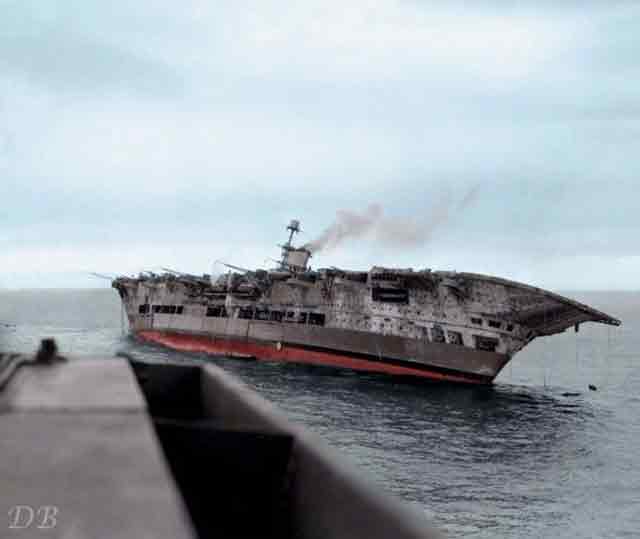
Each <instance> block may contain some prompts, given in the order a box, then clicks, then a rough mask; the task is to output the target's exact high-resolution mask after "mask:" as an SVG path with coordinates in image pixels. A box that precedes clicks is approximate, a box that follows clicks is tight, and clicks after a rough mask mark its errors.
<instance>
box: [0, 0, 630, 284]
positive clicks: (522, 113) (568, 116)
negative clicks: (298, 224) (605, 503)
mask: <svg viewBox="0 0 640 539" xmlns="http://www.w3.org/2000/svg"><path fill="white" fill-rule="evenodd" d="M465 4H466V5H465ZM638 28H640V5H639V4H638V3H637V2H552V1H549V2H543V1H538V2H533V1H532V2H517V3H516V2H513V3H509V2H502V1H495V2H474V3H470V2H466V3H462V2H460V3H456V2H446V3H442V2H428V1H418V0H405V1H386V0H378V1H375V2H372V1H366V2H365V1H360V0H354V1H351V2H342V1H337V0H318V1H315V0H305V1H304V2H298V3H292V2H272V1H268V0H260V1H256V2H253V3H245V2H213V1H210V0H209V1H204V0H201V1H199V0H191V1H190V0H183V1H182V2H162V1H157V0H154V1H145V0H139V1H137V2H124V1H122V2H120V1H111V2H97V1H89V0H78V1H71V0H65V2H54V1H50V2H44V1H42V0H38V1H29V0H15V1H13V0H0V286H4V287H9V288H18V287H31V286H39V287H43V286H44V287H58V286H65V287H75V286H77V287H85V286H103V285H104V284H105V283H102V282H100V281H97V280H95V279H92V278H90V277H88V275H87V272H90V271H98V272H105V273H132V272H137V271H140V270H143V269H154V268H157V267H160V266H168V267H175V268H177V269H179V270H183V271H189V272H194V273H205V272H206V273H209V272H210V271H211V269H212V263H213V262H214V260H216V259H224V260H226V261H229V262H231V263H234V264H237V265H240V266H249V267H254V266H265V265H266V266H270V265H271V264H272V262H270V261H269V260H267V259H268V258H269V257H277V255H278V248H277V247H276V245H275V244H276V243H277V242H280V241H282V240H283V239H284V237H285V230H284V227H285V226H286V224H287V222H288V220H289V219H291V218H298V219H300V220H301V221H302V225H303V228H304V230H305V234H304V235H303V236H301V238H300V241H308V240H310V239H313V238H314V236H316V235H318V234H320V233H321V232H322V230H323V229H324V228H325V227H326V226H328V225H329V224H330V223H331V222H332V221H333V219H334V218H335V213H336V210H340V209H350V210H353V211H364V210H365V209H366V208H367V207H368V206H369V205H370V204H372V203H378V204H381V205H382V207H383V208H384V212H385V215H387V216H389V217H390V218H396V217H397V218H398V219H404V220H410V221H412V222H414V223H416V222H418V223H420V222H424V223H425V226H430V225H429V223H433V218H432V217H433V216H434V215H439V216H442V215H446V216H447V219H438V220H437V222H438V225H437V226H436V227H435V228H434V230H433V233H432V234H431V238H430V240H429V241H428V242H426V243H424V244H422V245H419V246H413V247H407V246H406V245H399V246H397V247H395V248H394V247H393V246H389V245H379V244H378V243H377V242H376V241H375V238H364V239H360V240H354V241H350V242H347V243H345V244H343V246H342V247H340V248H337V249H335V250H333V251H330V252H323V253H318V254H317V255H316V256H315V257H314V259H313V265H314V266H316V267H317V266H330V265H336V266H344V267H350V268H354V269H356V268H357V269H361V268H367V267H369V266H370V265H372V264H377V265H388V266H401V267H414V268H423V267H431V268H433V269H455V270H457V271H475V272H483V273H490V274H495V275H499V276H504V277H509V278H514V279H517V280H523V281H526V282H530V283H533V284H536V285H538V286H543V287H547V288H552V289H638V288H639V286H638V283H639V282H640V195H639V193H640V189H639V187H638V186H639V179H640V63H639V58H640V32H638Z"/></svg>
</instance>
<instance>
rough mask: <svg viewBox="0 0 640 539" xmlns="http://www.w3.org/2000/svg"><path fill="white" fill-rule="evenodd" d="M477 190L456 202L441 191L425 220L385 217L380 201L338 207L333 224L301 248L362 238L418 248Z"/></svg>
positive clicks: (313, 249)
mask: <svg viewBox="0 0 640 539" xmlns="http://www.w3.org/2000/svg"><path fill="white" fill-rule="evenodd" d="M479 192H480V186H479V185H476V186H474V187H473V188H472V189H471V190H469V192H467V193H466V194H465V195H464V196H463V197H462V199H461V200H460V201H459V202H457V203H454V201H453V200H452V197H451V196H450V195H449V194H445V195H444V196H442V197H441V199H440V200H439V201H437V204H436V205H435V207H434V208H433V210H432V211H431V213H430V214H429V216H428V217H427V218H426V219H416V218H406V217H391V216H386V215H385V214H384V210H383V209H382V206H381V205H380V204H371V205H370V206H369V207H368V208H367V209H366V210H365V211H364V212H362V213H358V212H355V211H352V210H338V211H337V212H336V220H335V221H334V222H333V224H332V225H331V226H329V227H328V228H327V229H326V230H325V231H324V232H323V233H322V234H320V236H319V237H317V238H316V239H314V240H313V241H310V242H309V243H307V244H306V245H305V246H304V247H305V249H308V250H309V251H311V252H312V253H317V252H318V251H328V250H331V249H335V248H336V247H338V246H339V245H340V244H342V243H343V242H344V241H345V240H348V239H357V238H364V237H367V238H371V239H373V240H374V241H375V242H376V243H378V244H380V245H384V246H387V247H398V248H408V247H420V246H422V245H424V244H426V243H428V242H429V241H430V240H431V238H432V236H433V233H434V231H436V230H437V229H438V228H439V227H441V226H443V225H444V224H445V223H447V221H449V219H450V218H451V217H452V214H454V213H457V212H459V211H462V210H464V209H465V208H467V207H468V206H469V205H471V204H472V203H473V202H474V201H475V199H476V198H477V196H478V194H479Z"/></svg>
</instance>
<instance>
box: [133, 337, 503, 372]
mask: <svg viewBox="0 0 640 539" xmlns="http://www.w3.org/2000/svg"><path fill="white" fill-rule="evenodd" d="M137 336H138V337H139V338H141V339H143V340H146V341H150V342H155V343H158V344H161V345H163V346H167V347H169V348H172V349H174V350H180V351H186V352H203V353H207V354H215V355H230V356H234V355H235V356H241V357H242V356H245V357H247V356H250V357H255V358H256V359H258V360H266V361H283V362H290V363H306V364H312V365H326V366H331V367H340V368H346V369H352V370H356V371H366V372H375V373H385V374H391V375H396V376H413V377H418V378H425V379H429V380H436V381H446V382H457V383H468V384H490V383H491V382H492V380H493V378H492V377H490V376H482V375H477V374H470V373H461V372H457V371H452V370H449V369H442V368H439V367H434V366H429V365H422V364H420V365H416V366H412V365H407V364H406V363H408V362H402V361H398V360H387V359H384V358H363V357H356V354H349V353H345V352H342V351H332V350H317V349H312V348H311V347H306V346H302V345H295V344H288V343H284V344H283V343H260V342H247V341H244V340H242V341H241V340H235V339H228V338H217V337H216V338H213V337H209V336H204V335H194V334H188V333H179V332H173V331H172V332H164V331H156V330H145V331H139V332H138V333H137ZM403 363H405V364H403Z"/></svg>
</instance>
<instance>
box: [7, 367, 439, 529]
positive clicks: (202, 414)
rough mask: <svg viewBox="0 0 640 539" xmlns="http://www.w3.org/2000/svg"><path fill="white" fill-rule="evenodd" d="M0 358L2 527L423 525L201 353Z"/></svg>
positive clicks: (113, 527)
mask: <svg viewBox="0 0 640 539" xmlns="http://www.w3.org/2000/svg"><path fill="white" fill-rule="evenodd" d="M0 357H2V359H0V382H1V383H0V432H2V436H1V437H0V510H2V515H3V519H4V522H3V523H2V532H1V533H0V536H2V537H17V538H23V537H24V538H27V537H29V538H30V537H47V538H50V537H56V538H61V539H62V538H65V539H75V538H85V537H86V538H103V537H104V538H123V539H124V538H127V539H129V538H132V537H135V538H147V537H148V538H165V537H166V538H180V537H187V538H189V537H217V538H220V537H247V538H248V537H300V538H307V537H309V538H316V537H317V538H334V537H335V538H358V537H367V538H374V539H375V538H391V537H393V538H394V539H405V538H406V539H418V538H432V537H436V534H435V533H434V532H433V531H432V530H431V529H430V528H429V526H428V524H427V522H426V521H425V520H424V518H421V516H420V515H418V514H416V513H414V512H413V511H411V510H410V509H409V508H407V507H406V506H404V505H403V504H401V503H400V502H399V501H397V500H396V499H393V498H391V497H390V496H388V495H386V494H384V493H382V492H380V489H379V488H378V487H376V486H374V485H373V484H372V483H369V482H368V481H367V480H365V479H363V478H362V477H361V476H360V474H358V472H357V471H356V470H355V469H354V468H353V467H351V466H350V465H349V464H347V463H345V462H344V461H343V459H342V458H341V457H340V456H338V455H337V454H336V453H335V452H334V451H333V450H331V449H330V448H328V447H327V446H326V445H325V444H324V442H322V441H321V440H319V439H318V438H317V437H316V436H315V435H312V434H310V433H308V432H306V431H304V430H303V429H301V428H300V427H298V426H296V425H292V424H291V423H290V422H289V421H287V420H286V419H285V418H284V416H283V415H282V414H281V413H280V412H278V411H277V410H275V409H274V407H273V406H272V405H271V404H269V403H268V402H266V401H265V400H264V399H262V398H261V397H259V396H258V395H257V394H255V393H254V392H253V391H251V390H250V389H248V388H247V387H245V386H244V385H243V384H241V383H240V382H238V381H237V380H235V379H233V378H232V377H230V376H229V375H228V374H226V373H225V372H223V371H222V370H221V369H219V368H217V367H215V366H213V365H204V366H203V365H200V364H180V365H175V364H149V363H141V362H138V361H135V360H134V359H132V358H124V357H121V358H87V359H79V360H71V361H60V362H53V363H47V362H32V361H30V360H27V361H25V360H24V358H19V357H17V356H13V357H8V356H0ZM20 361H22V363H25V364H27V366H22V367H21V368H16V367H17V366H19V363H20Z"/></svg>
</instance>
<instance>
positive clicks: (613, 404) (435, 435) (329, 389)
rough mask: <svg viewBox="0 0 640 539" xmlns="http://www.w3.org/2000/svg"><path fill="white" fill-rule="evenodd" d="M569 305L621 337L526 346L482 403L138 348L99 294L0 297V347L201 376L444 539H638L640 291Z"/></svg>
mask: <svg viewBox="0 0 640 539" xmlns="http://www.w3.org/2000/svg"><path fill="white" fill-rule="evenodd" d="M569 295H570V296H572V297H574V298H575V299H578V300H579V301H583V302H586V303H588V304H590V305H592V306H594V307H596V308H599V309H601V310H603V311H605V312H607V313H609V314H611V315H613V316H616V317H618V318H620V319H622V320H623V326H622V327H620V328H608V327H606V326H600V325H594V324H587V325H585V326H583V327H582V328H581V329H580V332H579V333H577V334H576V333H575V332H573V330H571V331H568V332H566V333H564V334H562V335H557V336H555V337H549V338H545V339H538V340H536V341H535V342H534V343H532V345H530V346H529V347H527V348H526V349H525V350H524V351H523V352H521V353H520V354H518V355H517V356H516V359H515V360H513V361H512V362H511V364H510V365H508V366H507V367H506V368H505V370H504V371H503V372H502V373H501V374H500V376H499V377H498V379H497V381H496V383H495V385H494V386H493V387H491V388H480V389H478V388H470V387H461V386H452V385H437V384H409V383H404V382H403V383H400V382H398V381H397V380H394V379H393V378H391V377H387V376H384V375H366V374H355V373H352V372H347V371H339V370H335V369H328V368H323V367H310V366H297V365H286V364H275V363H259V362H247V361H243V360H239V359H228V358H217V357H216V358H211V357H206V356H202V355H197V354H184V353H176V352H172V351H168V350H166V349H163V348H161V347H158V346H151V345H146V344H141V343H138V342H136V341H134V340H133V339H132V338H130V337H128V336H127V334H126V326H124V325H123V321H122V317H121V314H122V313H121V309H120V304H119V298H118V296H117V294H116V292H115V291H113V290H111V289H99V290H31V291H0V348H2V349H4V350H15V351H22V352H32V351H34V350H35V349H36V347H37V345H38V342H39V340H40V339H41V338H42V337H55V338H56V339H57V341H58V345H59V347H60V349H61V351H62V352H63V353H64V354H68V355H72V354H73V355H86V354H91V355H113V354H115V353H116V352H118V351H128V352H130V353H132V354H133V355H135V356H137V357H140V358H142V359H146V360H152V361H167V360H175V361H184V360H185V359H189V360H193V359H194V358H196V359H199V360H202V361H212V362H214V363H216V364H218V365H220V366H222V367H224V368H225V369H227V370H228V371H230V372H231V373H233V374H235V375H237V376H238V377H240V378H241V379H242V380H244V382H246V383H247V384H248V385H250V386H251V387H253V388H254V389H256V390H257V391H258V392H260V393H261V394H262V395H264V396H265V397H266V398H268V399H269V400H271V401H273V402H275V403H277V404H278V405H279V406H280V407H281V408H282V409H283V410H284V411H285V412H286V413H287V414H288V415H289V417H290V418H291V419H293V420H295V421H298V422H300V423H302V424H304V425H306V427H308V428H309V429H311V430H313V431H315V432H316V433H318V434H320V435H321V436H322V437H323V438H324V439H325V440H326V441H327V442H328V443H329V444H330V445H332V446H333V447H334V448H336V449H337V450H338V451H339V452H341V453H342V454H343V455H345V456H347V458H348V459H350V460H351V461H353V462H355V463H356V464H357V465H358V466H359V468H360V469H361V470H362V471H363V473H365V474H367V475H368V476H369V477H370V478H371V479H372V480H373V481H374V483H376V484H378V485H379V486H380V488H382V489H385V490H387V491H389V492H391V493H393V494H395V495H396V496H398V497H400V498H401V499H403V500H404V501H405V502H406V503H408V504H413V505H415V506H416V508H418V509H419V510H420V511H421V512H422V513H423V514H424V515H425V519H426V520H427V521H429V522H431V523H433V524H434V525H435V526H436V527H438V528H440V529H441V530H443V531H444V532H445V534H446V536H447V537H473V538H481V537H482V538H484V537H491V538H534V537H535V538H538V537H540V538H542V537H545V538H547V537H549V538H551V537H554V538H564V537H566V538H569V537H571V538H574V537H578V538H583V537H584V538H586V537H596V538H600V537H640V292H636V293H626V292H597V293H596V292H590V293H580V292H572V293H569ZM589 384H593V385H595V386H596V387H597V391H591V390H589V389H588V385H589ZM575 393H578V394H577V395H575Z"/></svg>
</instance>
